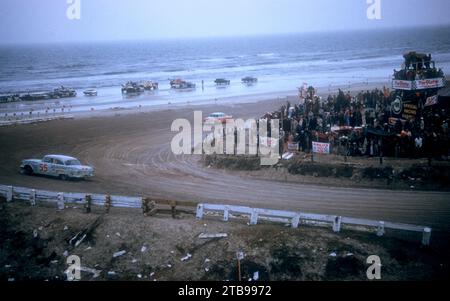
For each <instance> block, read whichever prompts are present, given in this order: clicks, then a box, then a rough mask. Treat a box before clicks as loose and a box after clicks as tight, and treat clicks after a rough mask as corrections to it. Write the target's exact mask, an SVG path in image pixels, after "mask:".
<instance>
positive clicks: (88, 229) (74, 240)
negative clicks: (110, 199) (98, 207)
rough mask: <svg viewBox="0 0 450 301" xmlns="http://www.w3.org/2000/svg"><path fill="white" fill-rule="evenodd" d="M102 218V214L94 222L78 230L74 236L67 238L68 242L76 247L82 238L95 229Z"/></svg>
mask: <svg viewBox="0 0 450 301" xmlns="http://www.w3.org/2000/svg"><path fill="white" fill-rule="evenodd" d="M101 220H102V216H99V217H98V218H97V219H96V220H95V221H94V222H92V223H91V224H89V225H88V226H87V227H86V228H84V229H83V230H81V231H80V232H78V233H77V234H76V235H75V236H74V237H72V238H71V239H70V240H69V244H70V245H72V246H74V247H75V248H76V247H78V246H79V245H80V244H81V243H82V242H83V240H84V239H85V238H86V237H88V236H90V235H91V234H92V232H94V231H95V229H96V228H97V227H98V226H99V225H100V222H101Z"/></svg>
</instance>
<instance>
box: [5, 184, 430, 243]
mask: <svg viewBox="0 0 450 301" xmlns="http://www.w3.org/2000/svg"><path fill="white" fill-rule="evenodd" d="M0 196H2V197H4V198H5V199H6V201H7V202H11V201H13V200H14V199H17V200H25V201H29V202H30V204H31V205H32V206H34V205H36V201H44V202H52V203H57V205H58V209H60V210H62V209H64V208H65V204H66V203H71V204H86V198H87V197H89V198H90V202H91V204H92V205H97V206H104V205H105V204H106V202H108V203H109V205H110V206H112V207H123V208H142V206H143V200H144V198H142V197H126V196H114V195H111V196H110V195H102V194H85V193H63V192H52V191H45V190H37V189H30V188H23V187H13V186H5V185H0ZM208 212H213V213H221V214H222V213H223V220H224V221H228V220H229V219H230V217H234V216H236V215H244V216H248V217H249V218H250V225H256V224H257V223H258V219H266V220H270V221H278V222H284V223H286V222H288V223H289V224H290V225H291V226H292V228H298V226H299V224H300V222H301V221H303V222H306V223H307V222H313V223H326V224H331V225H332V228H333V231H334V232H340V230H341V226H342V225H343V224H346V225H354V226H366V227H374V228H376V233H377V235H378V236H383V235H384V233H385V230H386V229H394V230H404V231H413V232H421V233H422V244H423V245H429V244H430V240H431V228H430V227H425V226H417V225H410V224H402V223H392V222H386V221H374V220H368V219H360V218H351V217H343V216H337V215H323V214H311V213H302V212H293V211H283V210H270V209H260V208H251V207H244V206H232V205H217V204H203V203H201V204H198V205H197V211H196V216H197V218H198V219H202V218H203V216H204V215H205V214H207V213H208Z"/></svg>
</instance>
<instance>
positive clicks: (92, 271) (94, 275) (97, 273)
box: [80, 267, 102, 278]
mask: <svg viewBox="0 0 450 301" xmlns="http://www.w3.org/2000/svg"><path fill="white" fill-rule="evenodd" d="M80 271H82V272H86V273H90V274H92V278H97V277H99V276H100V273H101V272H102V271H101V270H96V269H91V268H88V267H80Z"/></svg>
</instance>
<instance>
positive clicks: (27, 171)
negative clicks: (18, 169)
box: [23, 165, 33, 176]
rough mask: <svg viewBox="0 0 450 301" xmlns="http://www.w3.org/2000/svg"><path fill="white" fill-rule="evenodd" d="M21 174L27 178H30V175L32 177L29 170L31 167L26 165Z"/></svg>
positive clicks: (31, 171)
mask: <svg viewBox="0 0 450 301" xmlns="http://www.w3.org/2000/svg"><path fill="white" fill-rule="evenodd" d="M23 173H24V174H26V175H28V176H31V175H33V168H31V166H29V165H27V166H25V167H24V168H23Z"/></svg>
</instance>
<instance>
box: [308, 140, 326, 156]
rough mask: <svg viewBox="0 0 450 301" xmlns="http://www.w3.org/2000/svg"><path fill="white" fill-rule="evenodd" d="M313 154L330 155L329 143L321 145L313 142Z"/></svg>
mask: <svg viewBox="0 0 450 301" xmlns="http://www.w3.org/2000/svg"><path fill="white" fill-rule="evenodd" d="M312 146H313V153H316V154H325V155H328V154H330V144H329V143H321V142H313V143H312Z"/></svg>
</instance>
